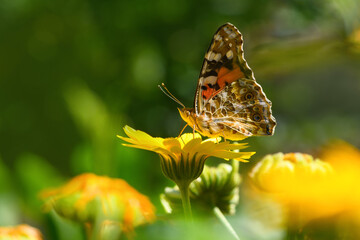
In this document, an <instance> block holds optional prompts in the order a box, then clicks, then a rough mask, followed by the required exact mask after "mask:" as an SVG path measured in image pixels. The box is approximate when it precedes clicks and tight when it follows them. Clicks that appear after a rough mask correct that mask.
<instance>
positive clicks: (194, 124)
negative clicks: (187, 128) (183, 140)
mask: <svg viewBox="0 0 360 240" xmlns="http://www.w3.org/2000/svg"><path fill="white" fill-rule="evenodd" d="M193 138H195V124H194V127H193Z"/></svg>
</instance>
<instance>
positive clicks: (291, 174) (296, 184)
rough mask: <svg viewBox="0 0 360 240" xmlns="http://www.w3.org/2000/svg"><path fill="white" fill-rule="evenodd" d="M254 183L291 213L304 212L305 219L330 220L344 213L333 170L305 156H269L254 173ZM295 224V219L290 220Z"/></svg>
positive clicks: (258, 165) (254, 169) (317, 160)
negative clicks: (325, 218)
mask: <svg viewBox="0 0 360 240" xmlns="http://www.w3.org/2000/svg"><path fill="white" fill-rule="evenodd" d="M250 178H251V179H252V183H253V184H254V185H255V186H256V187H257V188H258V189H260V190H262V191H264V192H266V193H270V194H272V196H273V197H274V198H275V199H276V200H278V201H280V202H281V203H283V204H286V205H287V206H288V207H290V209H289V210H291V211H292V210H296V211H298V210H300V209H301V212H302V216H303V217H304V219H307V220H309V219H312V218H317V217H320V216H328V215H330V214H333V213H336V212H339V211H341V210H342V209H343V206H342V205H341V204H338V201H339V200H340V199H341V198H342V197H341V196H339V195H337V194H335V193H334V183H335V181H336V174H335V172H334V169H333V168H332V166H331V165H330V164H329V163H327V162H324V161H321V160H320V159H314V158H313V157H312V156H310V155H308V154H303V153H288V154H283V153H277V154H273V155H267V156H265V157H264V158H263V159H262V160H261V161H260V162H259V163H258V164H257V165H256V166H255V167H254V168H253V170H252V171H251V172H250ZM289 220H291V219H289Z"/></svg>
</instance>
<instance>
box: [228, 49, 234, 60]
mask: <svg viewBox="0 0 360 240" xmlns="http://www.w3.org/2000/svg"><path fill="white" fill-rule="evenodd" d="M233 56H234V54H233V51H231V50H229V51H228V52H227V53H226V57H227V58H228V59H232V58H233Z"/></svg>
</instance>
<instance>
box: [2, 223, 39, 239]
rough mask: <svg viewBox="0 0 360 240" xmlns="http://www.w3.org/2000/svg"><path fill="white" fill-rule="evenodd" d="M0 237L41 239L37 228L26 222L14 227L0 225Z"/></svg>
mask: <svg viewBox="0 0 360 240" xmlns="http://www.w3.org/2000/svg"><path fill="white" fill-rule="evenodd" d="M0 239H2V240H6V239H9V240H11V239H23V240H42V236H41V233H40V231H39V230H38V229H36V228H34V227H31V226H29V225H26V224H22V225H18V226H14V227H0Z"/></svg>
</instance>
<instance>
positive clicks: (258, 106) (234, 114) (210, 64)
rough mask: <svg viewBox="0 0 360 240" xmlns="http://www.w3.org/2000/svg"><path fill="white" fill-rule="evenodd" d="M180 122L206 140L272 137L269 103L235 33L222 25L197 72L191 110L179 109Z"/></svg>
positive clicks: (226, 25) (237, 31) (229, 26)
mask: <svg viewBox="0 0 360 240" xmlns="http://www.w3.org/2000/svg"><path fill="white" fill-rule="evenodd" d="M179 112H180V115H181V117H182V119H184V121H185V122H186V123H187V124H188V125H189V126H190V127H192V128H193V129H194V130H196V131H198V132H199V133H201V134H202V135H204V136H208V137H218V136H221V137H224V138H225V139H230V140H241V139H243V138H245V137H249V136H262V135H273V134H274V128H275V125H276V121H275V118H274V117H273V116H272V114H271V102H270V100H269V99H267V98H266V95H265V93H264V92H263V90H262V88H261V86H260V85H259V84H258V83H257V82H256V81H255V77H254V74H253V71H252V70H251V69H250V67H249V66H248V64H247V62H246V61H245V59H244V51H243V39H242V35H241V33H240V32H239V30H238V29H237V28H236V27H235V26H234V25H232V24H230V23H226V24H225V25H223V26H221V27H220V28H219V29H218V30H217V32H216V33H215V35H214V37H213V40H212V42H211V44H210V47H209V50H208V51H207V53H206V54H205V59H204V62H203V66H202V69H201V72H200V77H199V80H198V85H197V89H196V94H195V106H194V108H182V109H180V108H179Z"/></svg>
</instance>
